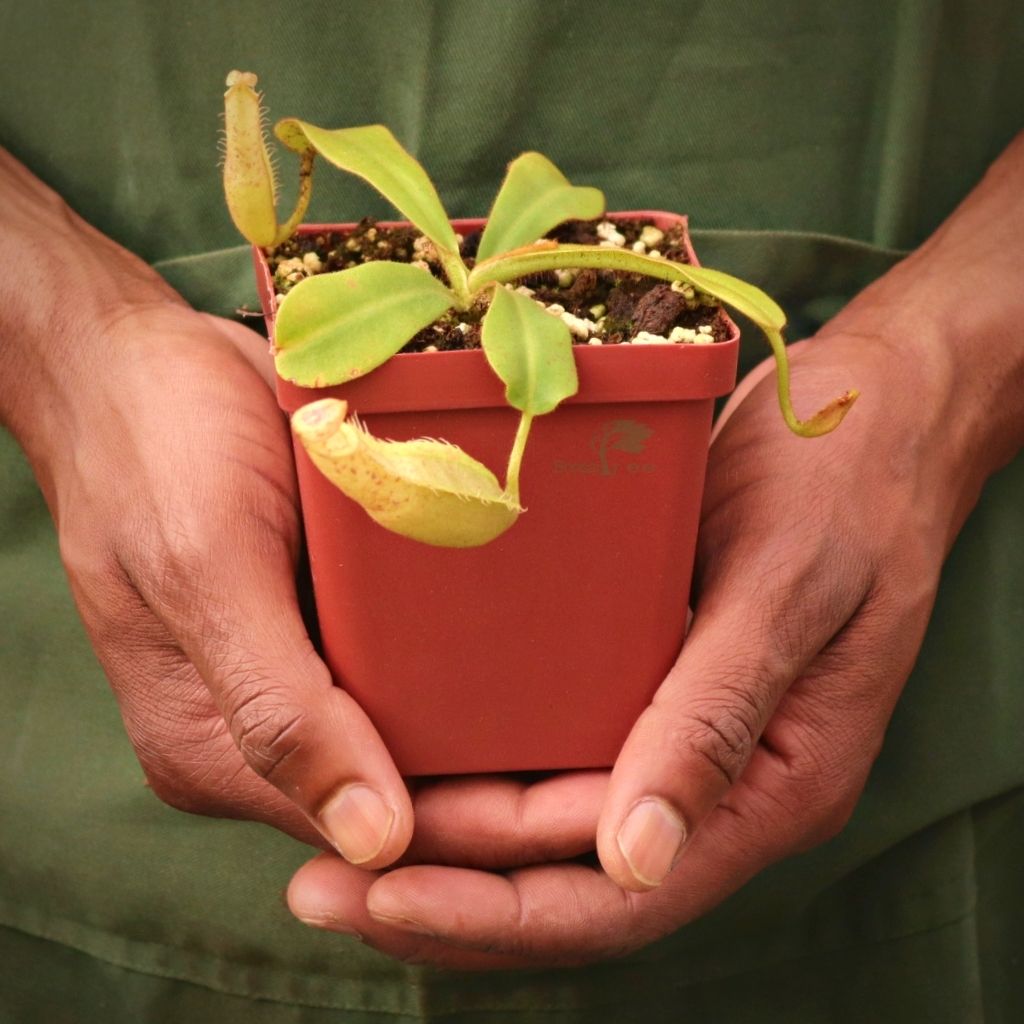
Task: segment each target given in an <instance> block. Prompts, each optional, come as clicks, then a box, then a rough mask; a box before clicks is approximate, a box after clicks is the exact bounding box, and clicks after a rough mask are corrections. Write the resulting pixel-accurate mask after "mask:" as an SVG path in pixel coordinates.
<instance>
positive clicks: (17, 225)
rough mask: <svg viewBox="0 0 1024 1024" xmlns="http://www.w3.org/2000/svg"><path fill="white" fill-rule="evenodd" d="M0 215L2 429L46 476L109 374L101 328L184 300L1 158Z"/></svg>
mask: <svg viewBox="0 0 1024 1024" xmlns="http://www.w3.org/2000/svg"><path fill="white" fill-rule="evenodd" d="M0 211H2V213H0V237H2V239H3V245H0V351H2V357H0V423H3V425H4V426H6V427H7V428H8V429H9V430H11V432H12V433H13V434H14V435H15V437H16V438H17V439H18V441H19V443H21V445H22V446H23V447H24V448H25V449H26V451H27V452H28V453H29V456H30V458H32V460H33V462H34V463H35V464H36V468H37V472H40V471H41V472H42V473H43V474H44V475H45V472H46V470H45V463H46V461H47V460H46V459H45V458H44V457H43V453H44V451H45V450H46V449H47V448H48V447H49V443H50V441H49V439H51V438H55V437H57V436H59V435H60V434H61V433H64V436H65V437H66V436H69V435H68V434H67V428H68V422H67V414H66V410H67V407H68V404H69V403H70V401H71V400H72V398H73V397H74V395H75V394H76V392H79V391H81V389H84V388H89V387H90V385H91V382H92V381H94V380H95V379H96V377H98V376H99V375H100V374H103V373H104V372H107V370H108V368H109V366H108V362H107V360H108V358H109V357H110V355H111V353H108V352H105V351H104V349H103V346H102V345H101V344H97V342H98V341H99V340H100V339H101V338H102V335H103V332H104V327H105V325H108V324H110V323H111V322H112V321H113V320H116V319H117V318H118V317H120V316H123V315H124V313H125V311H127V310H129V309H131V308H132V307H135V306H139V305H146V304H152V303H168V302H171V303H179V302H181V299H180V298H179V297H178V296H177V295H176V293H175V292H174V291H173V290H172V289H171V288H169V287H168V286H167V285H166V284H165V283H164V282H163V280H162V279H161V278H160V276H159V275H158V274H156V273H155V272H154V271H153V270H151V269H150V268H149V267H148V266H146V264H145V263H143V262H142V261H141V260H139V259H138V258H137V257H135V256H133V255H132V254H131V253H129V252H128V251H127V250H125V249H123V248H121V247H120V246H119V245H117V244H116V243H115V242H113V241H111V240H110V239H109V238H107V237H106V236H104V235H103V234H101V233H100V232H99V231H97V230H96V229H94V228H92V227H91V226H90V225H88V224H87V223H86V222H85V221H83V220H82V219H81V218H80V217H78V216H77V215H76V214H75V213H74V212H73V211H72V210H71V209H69V207H68V206H67V205H66V204H65V203H64V202H63V200H62V199H61V198H60V197H59V196H58V195H57V194H56V193H54V192H53V191H52V190H51V189H49V188H47V187H46V186H45V185H44V184H43V183H42V182H41V181H39V180H38V179H37V178H36V177H34V176H33V175H32V174H31V173H30V172H29V171H28V170H26V169H25V168H24V167H23V166H22V165H21V164H20V163H18V161H16V160H15V159H14V158H13V157H12V156H10V154H8V153H7V152H6V151H4V150H3V149H0ZM72 436H73V435H72ZM44 486H45V481H44Z"/></svg>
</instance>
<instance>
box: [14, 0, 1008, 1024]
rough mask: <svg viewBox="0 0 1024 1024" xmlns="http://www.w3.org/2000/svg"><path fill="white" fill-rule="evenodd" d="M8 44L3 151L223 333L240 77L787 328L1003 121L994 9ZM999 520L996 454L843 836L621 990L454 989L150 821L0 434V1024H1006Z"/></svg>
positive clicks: (844, 10)
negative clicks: (673, 244) (644, 254)
mask: <svg viewBox="0 0 1024 1024" xmlns="http://www.w3.org/2000/svg"><path fill="white" fill-rule="evenodd" d="M285 12H287V14H288V16H289V18H290V19H291V20H285ZM0 17H2V20H0V27H2V33H0V38H2V40H3V41H2V42H0V54H2V56H3V60H2V61H0V95H2V96H3V97H4V104H3V110H2V111H0V141H2V142H3V143H4V144H6V145H8V146H9V147H10V148H11V150H12V151H13V152H14V153H15V155H17V156H19V157H20V158H21V159H23V160H24V161H25V162H26V163H27V164H28V165H29V166H30V167H32V168H33V169H34V170H35V171H37V173H39V174H40V175H41V176H42V177H44V179H45V180H47V181H49V182H50V183H51V184H53V185H54V186H55V187H56V188H57V189H58V190H59V191H60V192H61V193H62V194H64V195H65V196H66V197H67V198H68V199H69V200H70V201H71V202H72V204H73V205H74V206H75V207H76V208H77V209H78V210H79V211H80V212H82V213H83V214H84V215H85V216H86V217H87V218H88V219H90V220H91V221H92V222H93V223H95V224H96V225H97V226H98V227H100V228H101V229H103V230H105V231H106V232H108V233H109V234H111V235H113V236H114V237H115V238H117V239H118V240H119V241H121V242H122V243H124V244H125V245H127V246H128V247H129V248H132V249H133V250H135V251H137V252H139V253H140V254H142V255H143V256H145V257H146V258H147V259H149V260H150V261H152V262H154V263H155V264H156V265H157V267H158V268H159V269H160V270H161V272H162V273H163V274H164V275H165V276H166V277H167V278H168V279H169V280H170V281H171V282H172V283H173V284H175V285H176V286H177V287H179V288H180V289H181V290H182V291H183V293H184V294H186V295H187V296H188V297H189V298H190V299H191V300H192V301H193V302H194V303H196V304H197V305H199V306H200V307H201V308H204V309H210V310H213V311H216V312H222V313H231V312H232V311H234V310H235V309H236V308H238V307H240V306H242V305H244V304H246V303H249V304H252V302H253V288H252V283H251V280H250V276H249V265H248V255H247V252H246V250H245V248H244V247H242V246H239V245H238V244H237V238H236V236H235V235H234V231H233V228H232V227H231V225H230V222H229V221H228V219H227V216H226V214H225V213H224V211H223V203H222V200H221V197H220V192H219V185H218V182H217V175H216V168H215V166H214V165H215V155H214V154H215V148H216V143H215V126H216V124H217V111H218V109H219V104H220V94H221V91H222V87H223V86H222V83H223V77H224V74H225V73H226V71H227V70H228V69H230V67H232V66H235V67H242V68H246V69H253V70H256V71H257V72H259V73H260V74H261V76H262V84H263V85H264V86H265V87H266V88H267V90H268V94H269V101H270V104H271V113H272V115H273V116H275V117H276V116H284V115H286V114H297V115H301V116H303V117H305V118H307V119H309V120H312V121H314V122H317V121H319V122H322V123H324V124H327V125H342V124H346V123H361V122H364V121H371V120H382V121H385V122H387V123H389V124H390V125H391V126H392V127H393V128H394V130H395V131H396V133H397V134H398V135H399V137H400V138H401V139H402V140H403V141H404V142H405V143H406V144H408V145H409V146H410V147H411V148H413V150H414V151H415V152H416V153H417V154H418V155H419V156H420V158H421V159H422V160H423V162H424V163H425V164H426V166H427V167H428V169H429V170H430V171H431V173H432V174H434V175H435V176H436V178H437V180H438V184H439V187H440V191H441V194H442V197H443V198H444V199H445V201H446V203H447V205H448V208H449V210H450V212H451V213H452V214H453V215H461V214H474V213H479V212H481V211H483V210H484V209H485V208H486V205H487V203H488V201H489V199H490V197H491V195H492V194H493V191H494V188H495V187H496V184H497V182H498V179H499V177H500V168H501V167H502V165H503V163H504V162H505V161H506V160H507V159H508V158H510V157H511V156H513V155H514V154H515V153H517V152H518V151H520V150H521V149H524V148H527V147H531V146H532V147H536V148H539V149H542V150H544V151H545V152H547V153H548V154H549V155H551V156H552V157H553V159H555V161H556V162H557V163H559V164H560V165H561V166H562V167H563V169H564V170H566V172H567V173H568V174H569V176H570V177H571V178H573V179H574V180H577V181H579V182H581V183H588V184H595V185H599V186H601V187H603V188H604V189H605V190H606V191H607V193H608V195H609V199H610V201H611V202H612V204H613V206H615V207H620V208H627V207H633V208H638V207H663V208H669V209H683V210H688V211H689V212H690V213H691V214H692V216H693V220H694V222H695V224H696V225H697V227H698V229H699V230H698V231H697V232H696V241H697V246H698V252H699V253H700V254H701V257H702V259H703V260H704V262H706V263H707V264H709V265H713V266H719V267H721V268H722V269H726V270H729V271H731V272H733V273H738V274H741V275H744V276H749V277H751V278H752V279H754V280H756V281H757V282H758V283H760V284H762V285H763V286H764V287H765V288H767V289H768V290H769V291H771V292H772V293H773V294H775V295H776V296H777V297H778V298H779V300H780V301H781V302H782V304H783V305H784V306H785V308H786V309H787V310H788V311H789V312H790V315H791V319H792V320H793V322H794V325H795V326H794V332H793V334H794V336H797V335H799V334H802V333H806V332H808V331H811V330H813V329H814V328H815V327H816V326H817V325H818V324H819V323H821V322H822V321H823V320H824V319H826V318H827V317H828V316H830V315H831V314H832V313H833V312H835V310H836V309H838V308H839V307H840V306H841V305H842V304H843V302H845V301H846V300H848V299H849V297H850V296H851V295H853V294H854V293H855V292H856V291H857V290H858V289H859V288H861V287H863V286H864V285H865V284H866V283H868V282H869V281H870V280H872V279H873V278H874V277H876V276H878V274H880V273H881V272H883V271H884V270H885V269H886V268H887V267H888V266H890V265H891V264H892V262H894V260H895V259H896V258H898V256H899V252H898V251H897V250H895V249H893V248H892V247H893V246H897V247H902V248H907V247H910V246H912V245H914V244H916V243H917V242H918V241H920V240H921V239H922V238H923V237H925V236H926V235H927V234H928V233H929V232H930V231H931V230H932V229H933V228H934V227H935V226H936V224H937V223H938V221H939V220H940V219H941V217H942V216H944V215H945V214H946V213H948V212H949V210H950V209H951V208H952V206H953V205H954V204H955V202H956V201H957V200H958V199H959V198H960V197H961V196H962V195H963V194H964V193H965V192H966V190H967V189H968V188H969V187H970V186H971V184H973V182H974V181H976V180H977V178H978V177H979V176H980V174H981V173H982V171H983V169H984V167H985V166H986V165H987V163H988V162H989V161H990V160H991V159H992V158H993V157H994V156H995V155H996V154H997V153H998V152H999V150H1000V149H1001V148H1002V147H1003V146H1004V145H1005V144H1006V142H1007V141H1008V140H1009V138H1010V137H1011V135H1012V134H1013V133H1014V131H1016V130H1017V129H1018V128H1019V127H1020V125H1021V120H1022V117H1021V114H1022V110H1021V108H1022V100H1021V97H1022V96H1024V59H1022V56H1021V55H1022V53H1024V46H1022V45H1021V44H1022V43H1024V8H1022V7H1021V5H1019V4H1018V3H1015V2H1014V0H1001V2H990V3H987V4H985V5H977V4H974V5H972V4H969V3H968V2H967V0H959V2H950V3H945V4H943V5H939V4H937V3H929V2H926V0H919V2H902V3H891V2H886V0H871V2H863V3H860V4H857V5H826V4H821V3H818V2H816V0H807V2H805V3H792V4H787V5H779V4H776V3H772V2H770V0H732V2H728V3H724V2H723V3H714V4H710V3H708V4H692V5H685V6H684V5H680V4H675V3H667V2H666V3H646V4H643V3H641V4H635V3H634V4H625V3H622V4H620V3H611V2H609V3H605V4H585V5H584V4H576V5H573V4H565V3H553V2H550V0H547V2H539V0H538V2H525V0H520V2H517V3H511V4H510V3H496V2H494V3H491V2H467V3H462V2H447V3H437V4H427V3H419V2H411V3H390V2H387V3H374V4H369V3H365V4H364V3H349V4H317V3H307V4H305V5H302V6H301V8H295V7H292V8H286V7H283V6H282V5H279V4H273V5H271V4H255V3H249V4H236V5H221V4H203V3H199V2H198V0H188V2H179V3H175V4H170V3H167V4H154V3H149V2H145V0H137V2H125V3H120V4H115V3H105V4H103V5H98V6H95V7H94V6H93V5H80V4H78V5H75V4H71V3H68V2H63V0H55V2H51V3H41V4H37V5H31V6H29V7H26V8H19V10H18V12H17V16H16V17H15V16H13V15H12V14H10V13H9V12H8V13H6V14H5V15H3V16H0ZM431 48H433V53H434V54H435V56H431ZM281 167H282V172H283V175H284V177H285V178H286V179H287V174H288V171H289V170H290V169H291V167H290V165H289V164H288V161H287V159H286V158H285V157H284V156H283V157H282V160H281ZM316 192H317V195H316V199H315V201H314V202H315V206H314V209H313V211H312V215H313V217H315V218H322V219H337V220H345V219H353V218H356V217H358V216H360V215H361V214H362V213H364V212H370V213H383V212H385V207H384V206H383V204H382V203H380V202H379V201H377V200H376V199H374V198H372V197H371V196H370V195H369V193H368V192H367V191H365V190H363V189H362V188H361V187H360V186H358V185H351V184H349V183H347V182H346V180H345V179H344V178H343V177H342V176H341V175H340V174H332V173H330V172H329V171H328V172H326V173H325V172H324V171H323V170H321V172H320V173H319V176H318V180H317V183H316ZM763 354H764V353H763V351H762V349H761V348H760V346H759V345H758V344H757V343H755V344H750V345H748V346H747V347H746V351H745V353H744V360H745V362H746V365H750V364H751V363H752V362H753V361H755V360H757V359H759V358H761V356H762V355H763ZM1022 507H1024V462H1022V461H1021V460H1018V461H1017V462H1016V463H1015V464H1014V465H1013V466H1011V467H1010V468H1009V469H1007V470H1006V471H1004V472H1003V473H1002V474H1000V475H999V476H998V477H996V478H995V479H993V480H992V481H991V482H990V484H989V486H988V488H987V489H986V492H985V494H984V496H983V498H982V502H981V504H980V505H979V507H978V509H977V510H976V511H975V513H974V515H973V516H972V517H971V519H970V521H969V523H968V526H967V528H966V529H965V531H964V533H963V534H962V536H961V538H960V540H959V541H958V543H957V545H956V547H955V549H954V551H953V553H952V555H951V557H950V560H949V563H948V565H947V567H946V570H945V573H944V577H943V586H942V589H941V592H940V595H939V600H938V604H937V607H936V611H935V615H934V617H933V620H932V623H931V626H930V628H929V632H928V636H927V639H926V642H925V646H924V650H923V652H922V655H921V658H920V660H919V663H918V666H917V668H916V669H915V672H914V675H913V677H912V679H911V681H910V683H909V684H908V687H907V691H906V694H905V696H904V698H903V700H902V701H901V703H900V706H899V707H898V709H897V712H896V715H895V717H894V720H893V723H892V726H891V728H890V731H889V735H888V737H887V741H886V745H885V748H884V750H883V752H882V755H881V758H880V759H879V762H878V764H877V765H876V768H875V770H874V772H873V774H872V777H871V780H870V782H869V785H868V788H867V791H866V793H865V795H864V798H863V800H862V802H861V804H860V806H859V808H858V810H857V812H856V814H855V816H854V819H853V821H852V822H851V824H850V826H849V827H848V828H847V830H846V831H845V832H844V833H843V834H842V835H841V836H840V837H839V838H838V839H836V840H834V841H833V842H831V843H829V844H828V845H826V846H825V847H823V848H821V849H818V850H816V851H814V852H812V853H810V854H807V855H805V856H802V857H800V858H796V859H794V860H791V861H789V862H787V863H784V864H781V865H777V866H776V867H774V868H772V869H770V870H769V871H766V872H765V873H763V874H762V875H761V876H759V877H758V878H757V879H755V880H754V881H753V882H751V883H750V884H749V885H748V886H747V887H746V888H745V889H743V890H742V891H741V892H740V893H738V894H737V895H736V896H735V897H733V898H732V899H731V900H729V901H728V902H727V903H726V904H724V905H723V906H722V907H721V908H719V909H718V910H716V911H715V912H713V913H711V914H710V915H708V916H707V917H706V918H704V919H703V920H701V921H699V922H696V923H695V924H693V925H691V926H689V927H687V928H685V929H683V930H682V931H680V932H679V933H677V934H676V935H674V936H671V937H669V938H667V939H665V940H663V941H662V942H660V943H657V944H656V945H654V946H653V947H650V948H648V949H645V950H642V951H640V952H638V953H637V954H635V955H633V956H631V957H629V958H626V959H625V960H623V961H618V962H615V963H612V964H607V965H600V966H596V967H592V968H585V969H580V970H572V971H534V972H526V973H521V974H508V975H506V974H502V975H465V974H459V973H451V972H438V971H433V970H429V969H426V968H412V967H405V966H403V965H400V964H397V963H395V962H393V961H391V960H389V959H387V958H385V957H383V956H380V955H378V954H376V953H374V952H373V951H372V950H369V949H367V948H365V947H363V946H361V945H360V944H359V943H358V942H356V941H354V940H350V939H346V938H342V937H338V936H332V935H327V934H323V933H320V932H314V931H311V930H309V929H307V928H305V927H303V926H302V925H300V924H298V923H297V922H295V921H294V920H293V919H292V918H291V917H290V915H289V914H288V913H287V911H286V910H285V909H284V907H283V906H282V905H281V902H280V900H279V899H278V898H277V893H278V892H280V890H281V889H282V888H283V887H284V885H285V884H286V883H287V881H288V879H289V877H290V875H291V872H292V871H293V870H294V868H295V867H297V866H298V865H299V864H300V863H301V862H302V861H303V860H304V859H305V857H306V856H307V853H308V851H306V850H305V849H304V848H302V847H301V846H300V845H298V844H297V843H295V842H294V841H292V840H290V839H287V838H286V837H284V836H281V835H279V834H277V833H275V832H273V831H271V830H269V829H267V828H265V827H262V826H257V825H251V824H245V823H239V822H228V821H214V820H208V819H201V818H192V817H189V816H186V815H182V814H180V813H178V812H176V811H173V810H171V809H169V808H166V807H164V806H162V805H161V804H159V802H158V801H157V800H156V799H155V798H154V797H153V796H152V795H151V794H150V793H149V791H148V790H147V789H146V788H145V787H144V786H143V780H142V773H141V770H140V769H139V767H138V765H137V764H136V762H135V759H134V755H133V753H132V751H131V748H130V746H129V745H128V742H127V740H126V738H125V736H124V733H123V730H122V728H121V725H120V720H119V717H118V714H117V709H116V706H115V703H114V701H113V700H112V698H111V697H110V695H109V692H108V691H107V687H106V683H105V681H104V679H103V676H102V673H101V671H100V669H99V668H98V666H97V664H96V661H95V659H94V657H93V656H92V654H91V652H90V649H89V646H88V643H87V641H86V639H85V636H84V632H83V630H82V628H81V626H80V625H79V624H78V622H77V619H76V617H75V615H74V612H73V606H72V604H71V600H70V597H69V596H68V593H67V588H66V584H65V581H64V578H63V575H62V571H61V568H60V562H59V556H58V552H57V545H56V540H55V538H54V536H53V531H52V527H51V525H50V524H49V521H48V519H47V517H46V513H45V508H44V506H43V503H42V500H41V498H40V497H39V495H38V492H37V490H36V487H35V485H34V483H33V481H32V479H31V475H30V473H29V471H28V469H27V467H26V466H25V464H24V462H23V460H22V458H21V456H20V455H19V454H18V453H17V451H16V448H15V446H14V444H13V442H12V441H11V440H10V438H8V437H6V436H3V437H0V823H2V824H0V965H2V966H0V1021H2V1022H6V1021H7V1020H10V1021H15V1022H18V1024H33V1022H35V1021H39V1022H46V1024H51V1022H64V1021H68V1022H77V1021H87V1020H93V1019H103V1020H105V1021H109V1022H111V1024H119V1022H121V1021H125V1022H128V1021H131V1022H137V1021H143V1020H144V1021H147V1022H149V1021H159V1022H165V1021H166V1022H178V1021H197V1020H199V1021H204V1020H218V1021H220V1020H223V1021H226V1022H232V1021H242V1020H244V1021H247V1022H256V1024H260V1022H262V1021H268V1022H269V1021H274V1022H285V1024H291V1022H293V1021H294V1022H303V1024H305V1022H320V1021H345V1022H355V1024H361V1022H362V1021H364V1020H365V1021H370V1020H374V1021H378V1020H382V1019H395V1020H398V1021H410V1022H412V1021H448V1020H450V1021H456V1020H457V1021H458V1022H460V1024H468V1022H476V1021H480V1022H498V1021H501V1022H508V1021H512V1020H544V1021H551V1022H559V1024H560V1022H562V1021H566V1022H568V1021H581V1022H583V1021H586V1022H593V1021H602V1020H608V1021H616V1022H620V1021H622V1022H626V1021H634V1020H635V1021H638V1022H640V1021H643V1022H660V1021H666V1022H668V1021H677V1020H682V1019H688V1018H689V1016H690V1015H692V1016H693V1017H694V1018H696V1017H697V1015H698V1014H700V1015H703V1016H704V1017H705V1019H711V1020H716V1021H717V1020H723V1021H730V1022H732V1021H736V1022H745V1021H758V1022H773V1021H778V1022H783V1021H786V1022H788V1021H793V1020H799V1021H802V1022H803V1021H810V1022H814V1021H822V1022H825V1021H867V1020H870V1021H873V1022H883V1024H884V1022H888V1021H893V1022H896V1021H899V1022H905V1021H918V1020H920V1021H929V1022H933V1021H935V1022H945V1021H949V1022H951V1024H953V1022H956V1024H962V1022H970V1021H982V1020H984V1021H996V1022H1000V1021H1007V1022H1010V1021H1015V1020H1019V1019H1021V1018H1022V1017H1024V982H1022V979H1021V975H1020V971H1019V957H1020V953H1021V950H1022V949H1024V925H1022V915H1021V914H1020V909H1021V908H1022V907H1024V874H1022V873H1021V872H1020V870H1019V862H1020V854H1021V851H1022V850H1024V730H1022V728H1021V721H1022V717H1024V716H1022V712H1024V687H1022V686H1021V680H1022V679H1024V644H1022V641H1021V638H1022V637H1024V594H1022V591H1024V588H1022V586H1021V582H1020V581H1021V580H1022V579H1024V544H1022V543H1021V532H1022V521H1021V515H1020V509H1021V508H1022ZM1014 964H1017V965H1018V966H1017V968H1016V969H1015V967H1014Z"/></svg>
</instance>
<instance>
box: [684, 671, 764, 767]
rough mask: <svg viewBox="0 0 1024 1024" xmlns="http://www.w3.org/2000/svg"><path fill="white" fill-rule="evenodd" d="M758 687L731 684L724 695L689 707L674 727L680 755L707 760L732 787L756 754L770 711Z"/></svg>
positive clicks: (685, 760)
mask: <svg viewBox="0 0 1024 1024" xmlns="http://www.w3.org/2000/svg"><path fill="white" fill-rule="evenodd" d="M758 690H759V688H757V687H755V688H754V689H749V688H747V687H742V686H736V687H729V688H726V689H725V690H724V691H723V694H722V696H720V697H716V698H715V699H713V700H712V699H704V700H703V701H701V703H700V704H699V705H696V706H693V707H690V708H687V709H686V711H685V713H684V714H683V716H682V717H681V718H679V719H677V720H676V721H675V723H674V725H673V727H672V730H671V735H670V745H671V748H672V749H673V750H674V752H675V754H676V756H677V758H678V759H679V760H680V761H683V762H688V761H691V760H692V759H693V758H694V757H696V758H698V759H700V760H702V761H704V762H706V763H707V764H709V765H710V766H711V768H712V769H713V770H714V771H715V772H716V773H717V774H718V775H720V776H721V777H722V778H723V779H724V781H725V782H726V784H727V785H729V786H732V785H733V784H734V783H735V782H736V780H737V779H738V778H739V776H740V774H741V773H742V771H743V769H744V767H746V764H747V762H748V761H749V760H750V758H751V755H752V754H753V753H754V748H755V747H756V746H757V741H758V737H759V735H760V725H761V723H762V722H763V720H764V716H765V714H766V711H767V707H766V705H765V702H764V701H763V699H762V698H761V696H760V693H759V692H758Z"/></svg>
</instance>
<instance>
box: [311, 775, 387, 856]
mask: <svg viewBox="0 0 1024 1024" xmlns="http://www.w3.org/2000/svg"><path fill="white" fill-rule="evenodd" d="M394 820H395V812H394V811H393V810H392V809H391V808H390V807H388V805H387V804H386V803H384V801H383V799H381V796H380V794H379V793H378V792H376V790H373V789H370V787H369V786H364V785H362V784H361V783H355V784H353V785H350V786H346V787H345V788H344V789H343V790H342V791H341V792H340V793H339V794H338V795H337V796H336V797H334V799H333V800H331V801H330V802H329V803H328V804H327V806H326V807H325V808H324V809H323V811H322V812H321V814H320V824H321V825H322V826H323V829H324V831H325V832H326V833H327V837H328V838H329V839H330V840H331V842H332V843H334V845H335V846H336V847H337V849H338V852H339V853H340V854H341V855H342V857H344V858H345V860H347V861H348V862H349V863H350V864H365V863H366V862H367V861H368V860H373V858H374V857H376V856H377V854H378V853H380V851H381V850H382V849H384V844H385V843H386V842H387V840H388V836H389V835H390V834H391V825H392V824H393V822H394Z"/></svg>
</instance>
